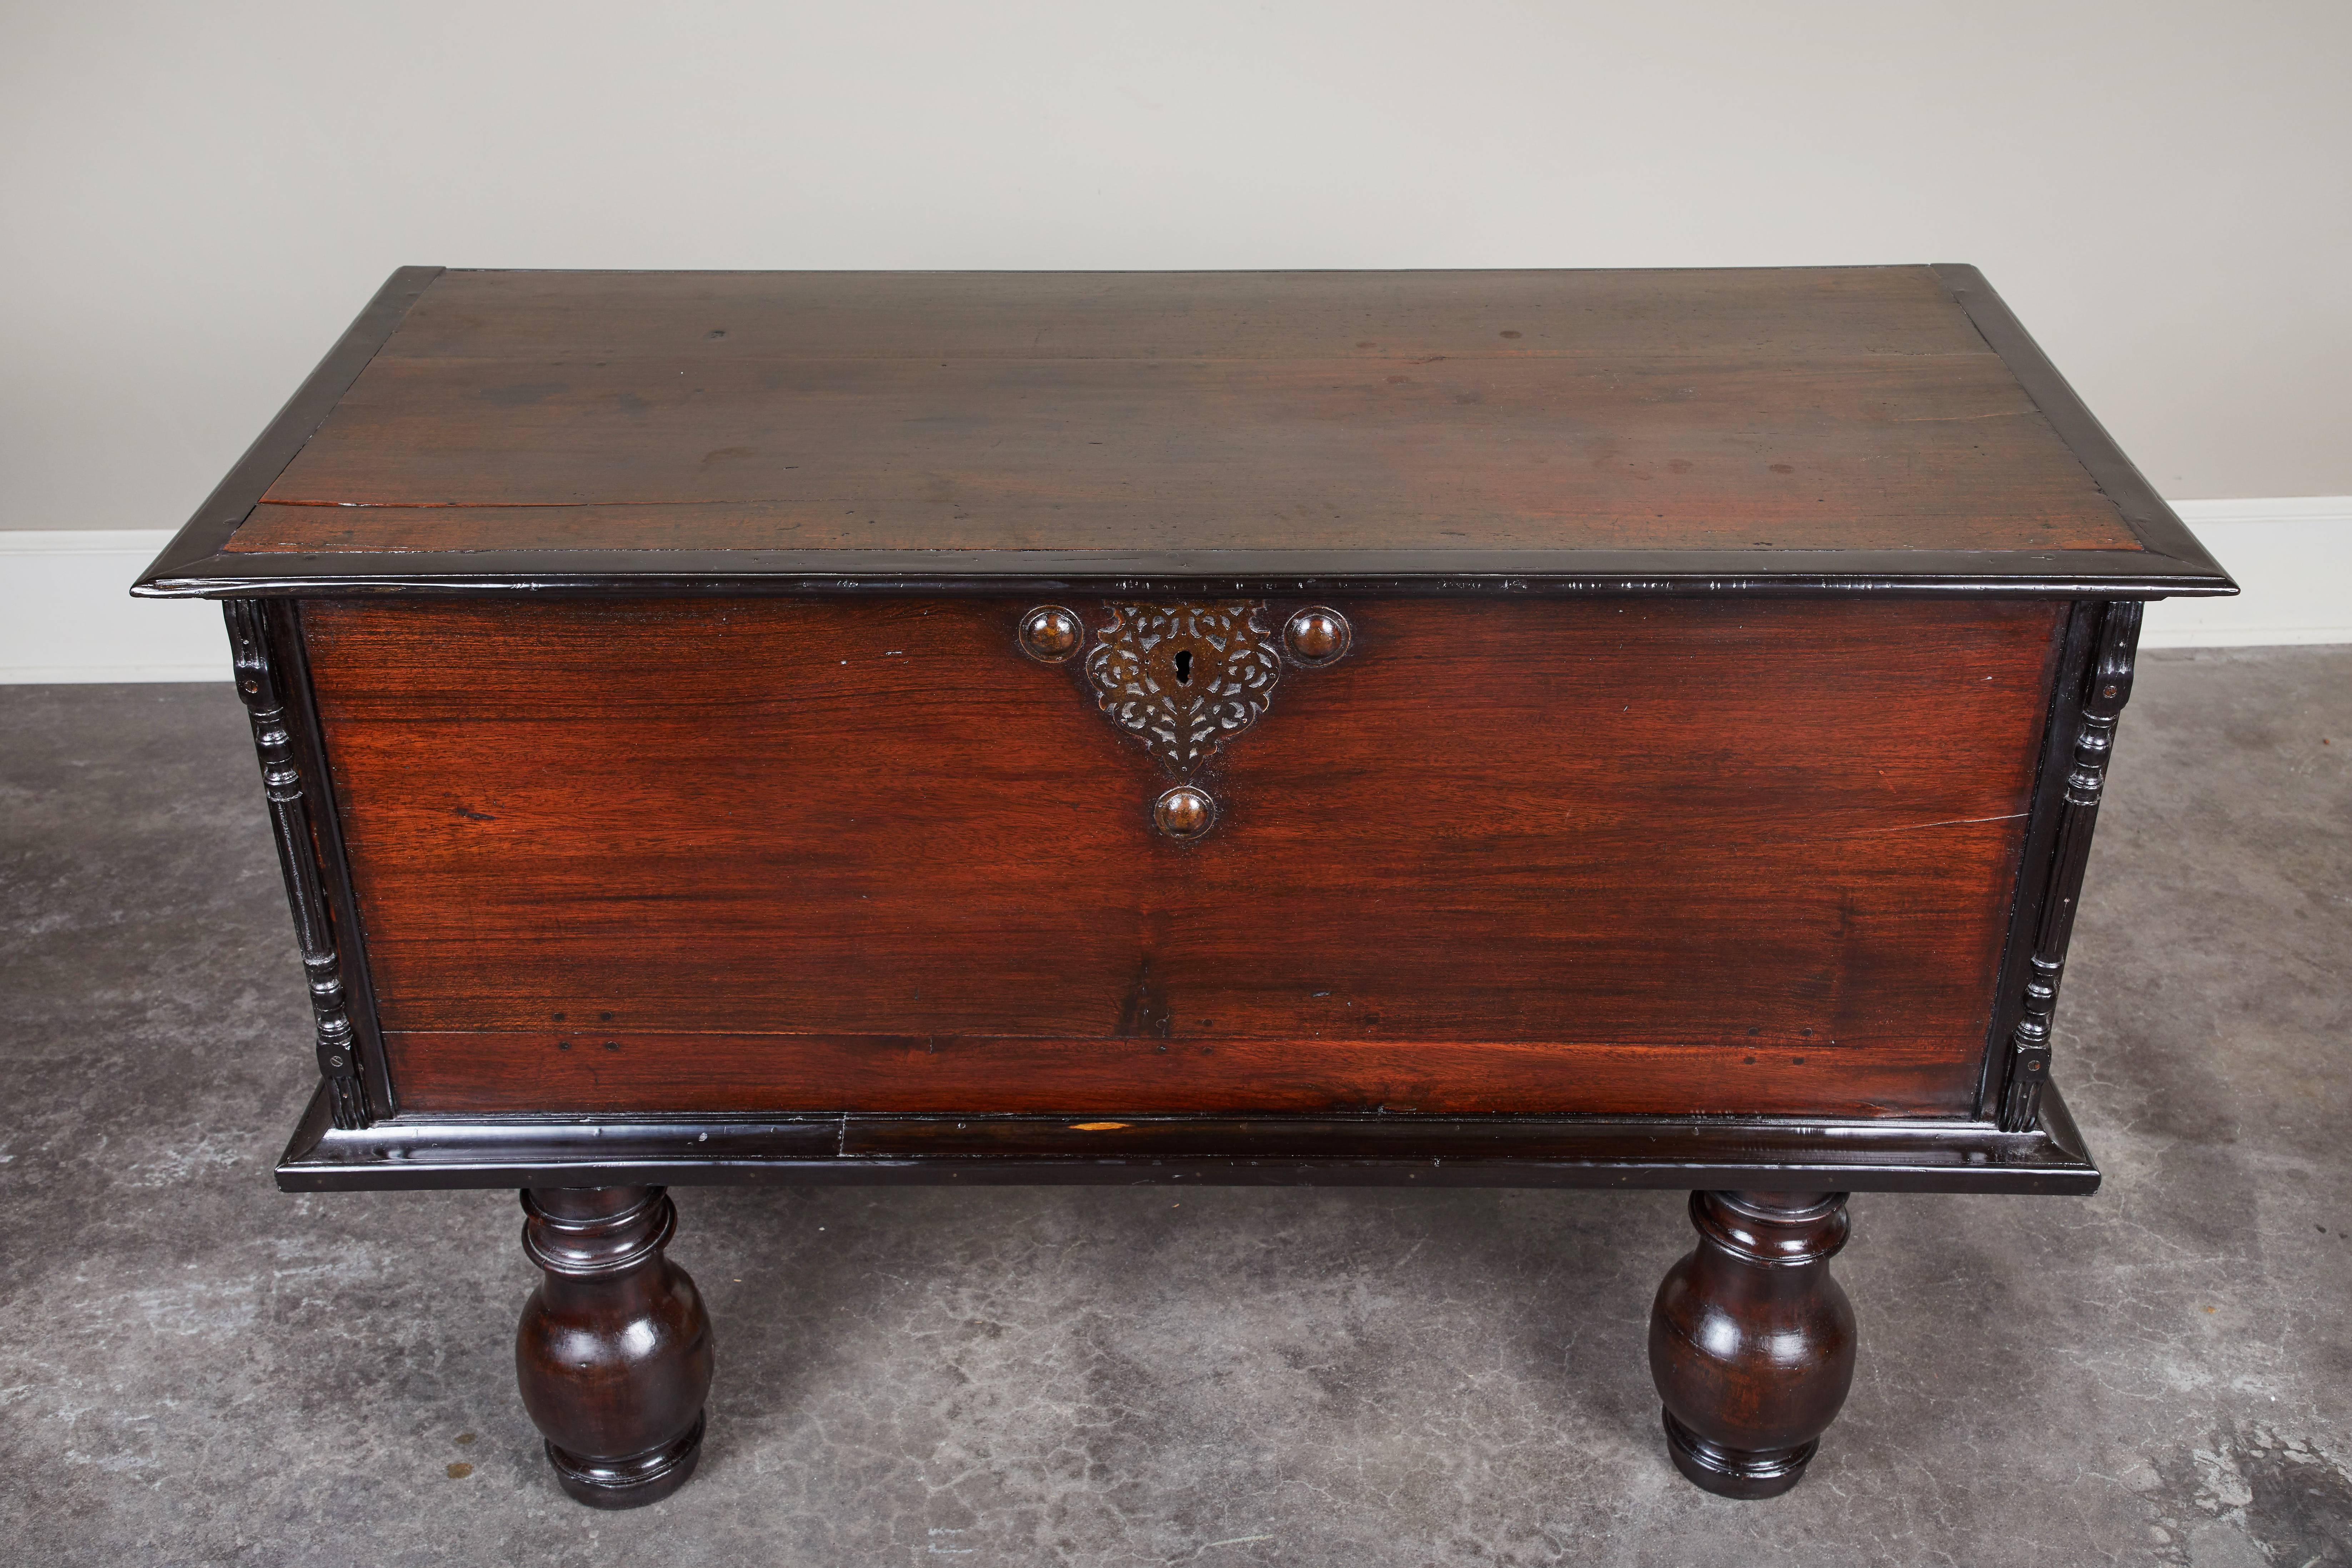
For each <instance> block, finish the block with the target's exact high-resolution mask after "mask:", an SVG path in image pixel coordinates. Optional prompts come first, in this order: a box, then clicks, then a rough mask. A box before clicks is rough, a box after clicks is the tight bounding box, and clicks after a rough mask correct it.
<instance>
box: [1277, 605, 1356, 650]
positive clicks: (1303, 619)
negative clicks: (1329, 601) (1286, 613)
mask: <svg viewBox="0 0 2352 1568" xmlns="http://www.w3.org/2000/svg"><path fill="white" fill-rule="evenodd" d="M1282 640H1283V643H1285V644H1286V646H1287V647H1288V648H1289V649H1290V656H1291V657H1292V658H1294V659H1296V660H1297V661H1298V662H1299V663H1300V664H1309V665H1312V664H1330V663H1332V662H1333V661H1334V660H1337V659H1339V658H1342V657H1344V656H1346V654H1347V652H1348V644H1349V643H1352V642H1353V641H1355V633H1354V632H1352V631H1350V630H1349V626H1348V618H1347V617H1346V616H1344V615H1342V614H1340V613H1339V612H1338V611H1336V610H1334V609H1332V608H1331V607H1330V606H1328V605H1326V604H1311V605H1308V606H1307V608H1306V609H1304V610H1302V611H1300V612H1298V613H1297V614H1296V615H1293V616H1292V617H1291V618H1290V619H1289V621H1288V622H1286V623H1285V624H1284V626H1283V628H1282Z"/></svg>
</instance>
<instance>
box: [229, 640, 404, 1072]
mask: <svg viewBox="0 0 2352 1568" xmlns="http://www.w3.org/2000/svg"><path fill="white" fill-rule="evenodd" d="M260 602H262V603H263V604H264V606H265V608H266V612H267V617H268V619H267V622H266V624H267V626H268V632H269V645H270V648H271V650H272V654H273V657H274V659H275V661H276V664H277V666H278V671H279V674H280V682H279V684H280V685H281V686H282V688H283V690H284V695H285V699H286V719H287V727H288V729H289V732H290V733H291V735H292V737H293V742H294V764H295V766H296V767H297V768H300V769H301V770H302V777H303V779H305V780H306V782H307V787H306V788H305V789H304V790H303V806H304V810H305V812H306V814H307V815H308V816H309V818H310V837H311V841H312V843H313V845H314V847H315V848H316V851H317V853H318V857H319V858H318V866H319V879H320V884H321V885H322V886H323V888H324V889H325V891H326V895H327V915H328V918H329V920H330V922H331V926H332V930H333V934H334V939H335V951H336V954H337V956H339V957H340V958H341V967H342V976H343V990H344V996H345V1000H346V1003H347V1004H348V1007H349V1009H350V1014H351V1021H352V1043H353V1045H354V1046H355V1048H356V1049H357V1050H358V1051H359V1066H360V1075H361V1078H362V1081H363V1082H365V1083H366V1085H367V1103H368V1105H369V1107H370V1108H371V1110H372V1111H373V1113H374V1114H376V1115H379V1116H389V1115H391V1114H392V1113H394V1112H395V1111H397V1110H398V1109H399V1100H398V1097H397V1095H396V1094H395V1093H394V1087H393V1081H392V1070H391V1067H390V1065H389V1063H388V1061H386V1059H385V1055H384V1049H383V1027H382V1025H381V1024H380V1023H379V1021H378V1019H377V1016H376V999H375V982H374V970H373V968H371V967H370V966H369V964H368V958H367V936H366V931H365V928H364V925H362V921H361V919H360V908H359V896H358V894H356V893H355V892H354V891H353V889H352V869H351V858H350V855H349V853H348V852H346V850H345V849H344V846H343V826H342V803H341V800H339V799H338V798H337V796H336V792H335V776H334V768H333V764H332V762H331V759H330V758H329V757H328V755H327V741H326V736H325V734H324V733H323V731H322V730H321V729H320V724H319V703H318V694H317V693H316V692H315V691H314V690H313V689H312V687H311V684H310V652H309V649H308V647H307V646H306V645H305V643H304V642H303V634H302V612H301V605H300V604H299V601H294V600H290V599H285V600H268V601H260Z"/></svg>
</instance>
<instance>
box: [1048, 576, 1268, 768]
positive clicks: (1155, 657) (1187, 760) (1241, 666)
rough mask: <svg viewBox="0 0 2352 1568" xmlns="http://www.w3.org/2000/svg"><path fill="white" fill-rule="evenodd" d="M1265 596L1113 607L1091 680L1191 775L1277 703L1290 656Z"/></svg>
mask: <svg viewBox="0 0 2352 1568" xmlns="http://www.w3.org/2000/svg"><path fill="white" fill-rule="evenodd" d="M1104 610H1105V612H1106V613H1107V614H1108V621H1107V622H1105V623H1104V624H1103V625H1102V626H1101V627H1100V628H1099V629H1097V631H1096V632H1095V646H1094V649H1093V651H1092V652H1090V653H1088V654H1087V679H1088V680H1090V681H1092V682H1093V683H1094V687H1095V700H1096V701H1097V703H1098V704H1100V705H1101V707H1102V710H1103V712H1104V713H1105V714H1107V715H1108V716H1109V717H1110V721H1111V722H1112V723H1113V724H1116V725H1118V727H1120V728H1121V729H1123V730H1126V731H1127V732H1128V733H1129V734H1130V735H1132V736H1134V737H1136V738H1137V739H1138V740H1140V741H1142V742H1143V744H1144V746H1145V747H1146V748H1147V749H1149V750H1150V753H1151V755H1152V756H1153V757H1154V758H1157V759H1158V761H1159V763H1160V767H1162V768H1165V769H1167V771H1168V773H1169V776H1170V777H1171V778H1173V779H1179V780H1181V779H1190V778H1191V777H1192V774H1193V773H1194V772H1196V771H1197V770H1199V768H1201V767H1202V766H1203V765H1204V764H1205V763H1207V761H1208V760H1209V758H1212V757H1213V756H1214V755H1216V750H1217V747H1220V746H1222V745H1223V744H1224V743H1225V742H1226V741H1228V740H1231V739H1233V738H1234V737H1235V736H1237V735H1239V734H1241V733H1242V731H1244V730H1245V729H1247V728H1248V727H1250V726H1251V725H1253V724H1255V723H1256V722H1257V719H1258V716H1259V715H1260V714H1262V713H1264V712H1265V710H1266V707H1267V706H1268V705H1269V704H1271V703H1272V702H1273V701H1274V683H1275V681H1276V679H1277V678H1278V677H1279V676H1280V675H1281V674H1282V655H1281V653H1280V650H1279V648H1278V646H1277V644H1276V640H1275V637H1274V634H1273V633H1272V632H1268V631H1267V630H1266V629H1265V627H1264V626H1262V625H1260V624H1259V623H1258V614H1259V612H1261V611H1263V610H1265V603H1264V602H1263V601H1247V600H1244V601H1229V602H1225V603H1218V604H1109V605H1106V606H1104Z"/></svg>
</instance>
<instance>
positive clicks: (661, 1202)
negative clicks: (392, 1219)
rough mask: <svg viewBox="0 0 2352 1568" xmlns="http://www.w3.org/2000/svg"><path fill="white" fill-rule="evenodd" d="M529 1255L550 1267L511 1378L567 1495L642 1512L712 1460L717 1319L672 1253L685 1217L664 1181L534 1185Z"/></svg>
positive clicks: (527, 1209) (527, 1201)
mask: <svg viewBox="0 0 2352 1568" xmlns="http://www.w3.org/2000/svg"><path fill="white" fill-rule="evenodd" d="M522 1209H523V1213H524V1215H525V1216H527V1218H525V1219H524V1220H523V1227H522V1249H523V1250H524V1251H525V1252H526V1253H528V1254H529V1255H530V1260H531V1261H532V1262H534V1263H536V1264H538V1265H539V1266H540V1267H541V1269H543V1270H546V1271H547V1278H546V1280H545V1281H543V1282H542V1283H541V1285H540V1287H539V1289H537V1290H535V1291H532V1292H531V1293H530V1301H527V1302H525V1303H524V1305H523V1309H522V1326H521V1328H520V1330H518V1331H517V1333H516V1334H515V1374H516V1376H517V1378H518V1380H519V1381H520V1383H521V1385H522V1402H523V1406H524V1407H525V1408H527V1409H528V1410H530V1418H531V1420H532V1422H533V1423H534V1424H535V1425H537V1427H539V1429H540V1432H541V1435H542V1436H543V1437H546V1439H547V1457H548V1458H549V1460H550V1461H551V1463H553V1465H554V1466H555V1474H556V1476H557V1478H558V1479H560V1480H562V1483H563V1490H565V1491H568V1492H570V1493H571V1494H572V1496H573V1497H575V1498H577V1499H579V1500H581V1501H582V1502H584V1503H586V1504H588V1505H589V1506H590V1507H592V1508H637V1507H640V1506H642V1505H644V1504H646V1503H649V1502H657V1501H659V1500H661V1499H663V1498H666V1497H667V1496H668V1495H669V1494H670V1493H672V1492H674V1491H676V1490H677V1489H678V1488H680V1487H682V1486H684V1485H685V1484H686V1481H687V1478H688V1477H689V1476H691V1475H692V1474H694V1466H695V1462H696V1461H697V1460H698V1459H699V1458H701V1457H702V1402H703V1399H704V1398H705V1396H708V1395H709V1392H710V1370H711V1356H710V1319H709V1315H708V1314H707V1313H705V1312H704V1311H703V1310H702V1297H701V1295H700V1293H699V1292H698V1291H696V1290H695V1288H694V1281H692V1280H690V1279H688V1277H687V1273H686V1270H683V1269H681V1268H679V1267H678V1266H677V1265H676V1264H675V1263H672V1262H671V1261H670V1260H668V1259H667V1258H666V1257H664V1256H663V1255H662V1248H663V1247H664V1246H665V1245H667V1242H668V1241H669V1239H670V1233H671V1232H672V1231H673V1230H675V1229H676V1228H677V1208H676V1207H675V1206H673V1205H672V1204H671V1202H670V1200H669V1195H668V1194H667V1192H665V1191H664V1190H663V1189H662V1188H660V1187H657V1186H598V1187H536V1188H532V1189H530V1190H529V1191H526V1192H525V1193H524V1194H523V1195H522Z"/></svg>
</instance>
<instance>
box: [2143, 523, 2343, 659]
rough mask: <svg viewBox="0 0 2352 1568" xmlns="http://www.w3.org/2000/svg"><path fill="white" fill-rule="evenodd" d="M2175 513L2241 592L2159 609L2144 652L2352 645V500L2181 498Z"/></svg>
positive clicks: (2146, 631) (2150, 613)
mask: <svg viewBox="0 0 2352 1568" xmlns="http://www.w3.org/2000/svg"><path fill="white" fill-rule="evenodd" d="M2172 509H2173V510H2174V511H2176V512H2179V514H2180V520H2181V521H2182V522H2184V523H2187V524H2188V525H2189V528H2192V529H2193V530H2195V532H2196V534H2197V537H2198V538H2200V539H2201V540H2202V541H2204V545H2205V548H2206V549H2209V550H2210V551H2212V552H2213V558H2214V559H2216V560H2219V561H2220V562H2221V565H2222V566H2223V567H2224V568H2225V569H2227V570H2228V571H2229V573H2230V575H2231V577H2234V578H2236V579H2237V580H2238V590H2239V592H2238V596H2237V597H2236V598H2235V599H2168V600H2166V601H2163V602H2162V603H2159V604H2151V605H2149V606H2148V607H2147V624H2146V625H2145V626H2144V627H2143V628H2142V630H2141V632H2140V638H2139V643H2140V646H2141V647H2143V648H2264V647H2276V646H2278V645H2280V644H2282V643H2352V496H2284V497H2267V498H2260V499H2254V500H2244V501H2175V502H2173V503H2172Z"/></svg>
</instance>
